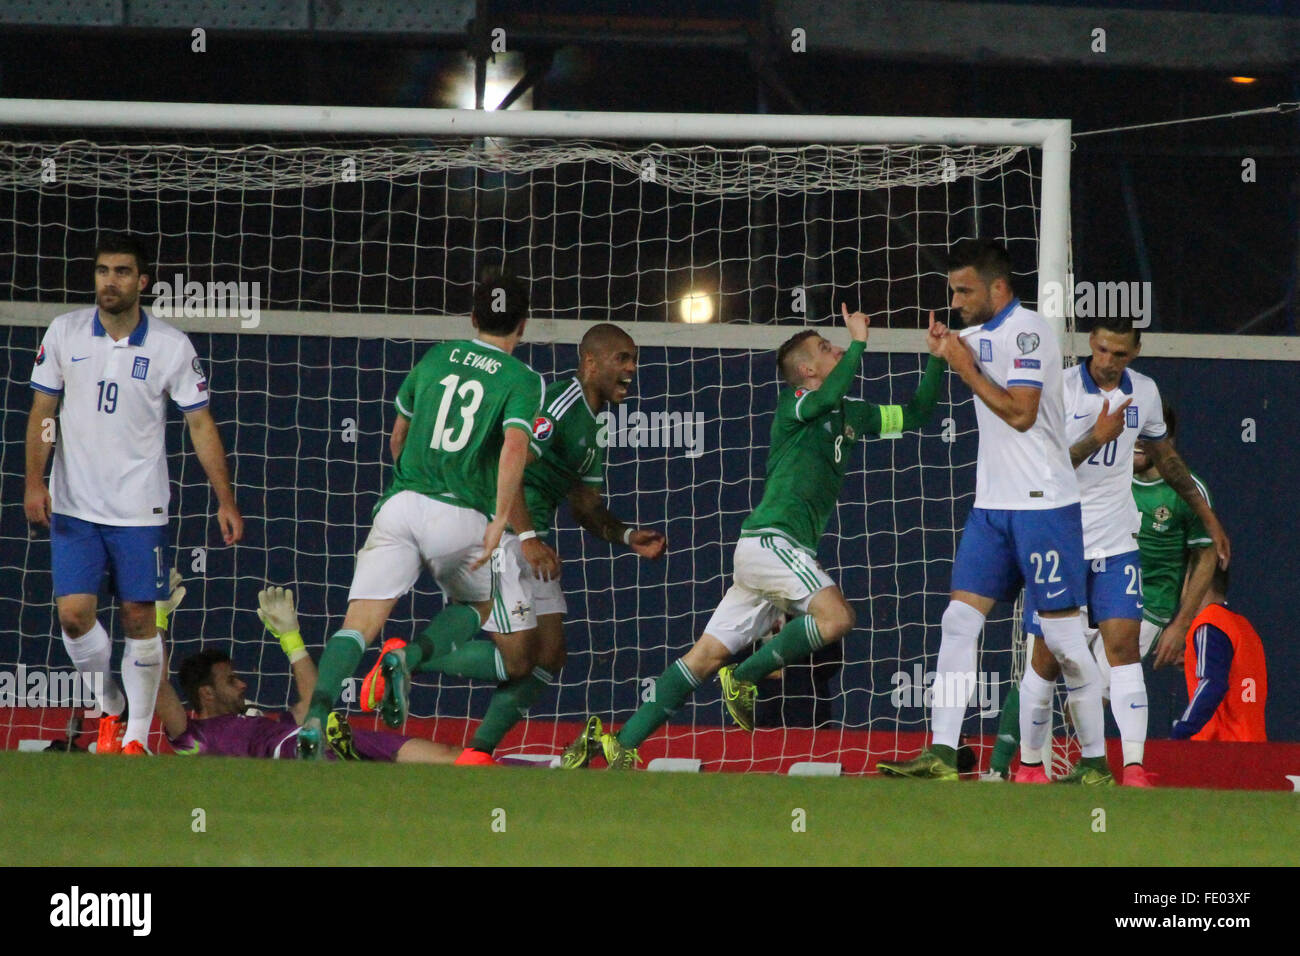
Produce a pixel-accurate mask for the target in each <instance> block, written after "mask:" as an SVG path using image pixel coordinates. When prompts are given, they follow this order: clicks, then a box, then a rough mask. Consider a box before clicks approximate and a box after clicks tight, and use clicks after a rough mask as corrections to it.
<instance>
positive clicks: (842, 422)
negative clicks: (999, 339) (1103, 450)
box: [561, 305, 947, 769]
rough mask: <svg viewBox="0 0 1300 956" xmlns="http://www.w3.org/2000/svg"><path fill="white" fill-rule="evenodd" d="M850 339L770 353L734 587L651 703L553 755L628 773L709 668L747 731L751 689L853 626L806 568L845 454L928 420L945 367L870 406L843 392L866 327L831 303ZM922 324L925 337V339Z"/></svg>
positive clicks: (592, 723) (795, 343)
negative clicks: (774, 370)
mask: <svg viewBox="0 0 1300 956" xmlns="http://www.w3.org/2000/svg"><path fill="white" fill-rule="evenodd" d="M842 309H843V313H844V324H845V326H846V327H847V328H848V330H849V334H850V335H851V336H852V339H853V341H852V343H851V344H850V345H849V347H848V349H842V348H838V347H836V346H834V345H832V344H831V343H830V342H829V341H827V340H826V339H825V338H823V337H822V336H820V335H818V334H817V333H816V332H815V331H812V330H807V331H804V332H800V333H799V334H797V335H795V336H793V337H792V338H790V339H789V340H788V341H787V342H786V343H785V344H784V345H782V346H781V348H780V350H779V351H778V353H777V365H778V367H779V369H780V374H781V377H782V378H783V379H784V380H785V384H786V385H787V386H788V387H786V388H783V389H781V393H780V397H779V399H778V401H777V409H776V418H775V420H774V421H773V422H772V447H771V450H770V452H769V453H768V459H767V477H766V480H765V482H764V486H763V498H762V500H761V501H760V502H759V505H758V507H757V508H755V509H754V511H753V513H752V514H751V515H750V516H749V517H748V518H747V519H746V520H745V522H744V523H743V524H742V525H741V532H740V541H739V543H738V544H737V545H736V554H735V560H734V569H733V577H734V583H733V585H732V587H731V588H730V590H728V591H727V593H726V595H725V596H724V597H723V599H722V603H721V604H719V605H718V608H717V610H716V611H714V613H713V617H712V618H710V620H709V623H708V624H707V625H706V627H705V629H704V634H703V635H701V637H700V639H699V640H698V641H696V642H695V645H694V646H693V647H692V648H691V649H690V650H689V651H687V652H686V654H685V655H684V656H683V657H681V658H679V659H678V660H677V661H675V662H674V663H673V664H672V665H671V666H670V667H669V668H668V670H666V671H664V673H663V674H662V675H661V676H660V677H659V678H658V680H657V681H656V682H655V689H654V697H653V699H652V700H651V701H649V702H647V703H646V704H644V705H643V706H642V707H641V708H640V709H639V710H637V712H636V713H635V714H634V715H633V716H632V718H631V720H629V721H628V722H627V723H626V724H625V725H624V726H623V728H622V729H621V730H620V731H619V732H618V734H609V733H601V727H600V723H599V721H598V720H597V719H595V718H591V719H589V720H588V724H587V728H586V730H585V731H584V733H583V735H582V736H581V737H579V738H578V739H577V740H575V741H574V742H573V743H572V744H570V745H569V748H568V749H567V750H566V751H565V753H564V756H563V757H562V758H561V765H562V766H564V767H566V768H577V767H582V766H585V765H586V763H587V762H588V760H589V759H590V758H591V757H592V756H593V755H594V754H596V753H603V755H604V757H605V760H606V761H607V763H608V764H609V766H610V768H611V769H632V768H635V766H636V765H637V763H639V762H640V756H639V755H638V753H637V747H639V746H640V744H641V742H642V741H644V740H645V739H646V738H647V737H649V736H650V734H652V733H653V732H654V731H655V730H657V729H658V728H659V727H660V726H661V725H662V724H663V723H665V722H666V721H667V720H668V719H669V717H671V716H672V715H673V713H675V712H676V710H677V709H678V708H679V707H680V706H681V705H682V703H683V702H684V701H685V700H686V698H687V696H689V695H690V694H691V693H692V692H694V690H695V689H696V688H697V687H699V686H700V685H701V684H702V683H703V682H704V681H706V680H708V679H709V678H710V677H712V676H713V675H714V674H715V673H717V674H719V676H720V678H721V680H722V691H723V701H724V703H725V704H726V707H727V711H728V713H730V714H731V716H732V718H733V719H734V720H735V721H736V723H738V724H739V725H740V726H741V727H743V728H745V729H746V730H753V729H754V699H755V696H756V688H755V684H756V683H757V682H758V681H759V680H761V679H762V678H763V677H766V676H767V675H768V674H770V673H772V672H773V671H775V670H777V669H778V668H780V667H782V666H783V665H784V664H786V663H789V662H792V661H796V660H799V659H801V658H804V657H807V656H808V655H809V654H811V653H812V652H814V651H816V650H817V649H818V648H820V647H822V646H824V645H826V644H828V643H830V642H832V641H838V640H840V639H841V638H842V637H844V635H846V634H847V633H848V632H849V631H851V630H852V629H853V623H854V613H853V608H852V607H851V606H850V605H849V602H848V601H847V600H845V598H844V595H843V594H842V593H841V592H840V589H839V587H837V586H836V584H835V582H834V581H832V580H831V578H830V576H829V575H828V574H827V573H826V572H825V571H824V570H823V569H822V567H821V565H820V564H819V563H818V561H817V543H818V541H819V539H820V538H821V536H822V533H823V532H824V531H825V530H826V524H827V522H828V521H829V520H830V516H831V512H832V510H834V508H835V504H836V500H837V499H838V497H839V492H840V488H841V486H842V485H843V479H844V472H845V470H846V469H847V467H848V458H849V452H850V451H852V449H853V445H854V443H855V442H856V441H857V440H858V439H859V438H862V437H863V436H865V435H897V434H899V433H901V432H902V431H904V430H905V429H913V428H920V427H921V426H922V425H924V424H925V423H926V422H927V421H929V419H930V415H931V413H932V412H933V410H934V406H935V403H936V402H937V400H938V397H939V390H940V388H941V386H942V384H943V378H944V371H945V370H946V368H947V365H946V364H945V363H944V362H943V361H942V360H941V359H938V358H936V357H933V356H932V357H931V358H930V360H929V364H928V365H927V367H926V370H925V376H924V378H923V379H922V380H921V384H920V386H918V388H917V391H916V395H915V396H913V398H912V400H911V401H910V402H908V403H907V405H905V406H900V405H874V404H872V403H870V402H864V401H860V400H857V399H853V398H849V397H847V393H848V390H849V388H850V387H851V386H852V384H853V382H854V379H855V378H856V377H857V371H858V369H859V367H860V366H861V364H862V352H863V350H864V349H865V348H866V343H867V329H868V326H869V325H870V320H869V319H868V318H867V316H866V315H864V314H863V313H861V312H854V313H853V314H852V315H850V314H849V310H848V306H847V305H845V306H842ZM936 334H937V333H936V327H935V324H934V321H933V318H931V324H930V332H929V335H930V336H934V335H936ZM778 614H786V615H787V616H788V618H789V620H788V622H787V623H786V624H785V626H784V627H782V628H781V631H780V633H778V634H777V636H776V637H775V638H773V639H772V640H771V641H769V642H768V643H767V644H765V645H764V646H763V647H762V648H761V649H759V650H758V651H756V652H755V653H754V654H753V655H752V656H751V657H749V658H748V659H746V660H745V661H744V662H743V663H742V664H740V665H739V666H735V667H733V666H724V665H727V662H728V661H729V660H730V659H731V658H732V656H733V655H735V654H736V653H737V652H738V651H740V650H741V649H742V648H744V647H745V646H747V645H748V644H750V643H752V642H753V641H754V640H755V639H756V638H758V637H760V636H761V635H764V634H766V633H767V632H768V631H769V629H770V628H771V627H772V624H773V622H774V621H775V620H776V617H777V615H778Z"/></svg>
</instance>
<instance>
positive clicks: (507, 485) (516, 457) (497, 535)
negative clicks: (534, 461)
mask: <svg viewBox="0 0 1300 956" xmlns="http://www.w3.org/2000/svg"><path fill="white" fill-rule="evenodd" d="M529 438H530V434H529V433H528V432H526V431H524V430H523V429H522V428H507V429H506V433H505V436H504V438H503V440H502V444H501V459H500V462H499V464H498V465H497V505H496V517H495V518H493V519H492V521H491V522H490V523H489V524H488V526H487V533H486V534H484V535H483V553H482V554H481V555H479V557H478V560H477V561H475V562H474V563H473V564H472V565H470V568H471V570H474V569H477V568H481V567H482V566H483V565H485V564H487V562H488V561H490V560H491V559H492V552H493V551H495V550H496V549H497V547H498V546H500V544H501V535H502V534H504V533H505V530H506V525H507V524H508V523H509V520H510V507H511V503H512V502H513V501H514V499H515V497H516V496H518V495H519V494H520V493H521V489H522V488H523V483H524V463H525V462H526V461H527V460H528V441H529Z"/></svg>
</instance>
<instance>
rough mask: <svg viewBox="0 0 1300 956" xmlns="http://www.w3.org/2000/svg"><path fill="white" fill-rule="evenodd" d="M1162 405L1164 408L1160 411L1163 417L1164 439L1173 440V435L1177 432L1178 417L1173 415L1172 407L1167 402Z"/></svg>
mask: <svg viewBox="0 0 1300 956" xmlns="http://www.w3.org/2000/svg"><path fill="white" fill-rule="evenodd" d="M1163 404H1164V408H1163V409H1162V411H1163V414H1164V416H1165V437H1166V438H1173V437H1174V434H1175V433H1176V432H1177V431H1178V416H1177V415H1175V414H1174V406H1172V405H1170V404H1169V403H1168V402H1164V403H1163Z"/></svg>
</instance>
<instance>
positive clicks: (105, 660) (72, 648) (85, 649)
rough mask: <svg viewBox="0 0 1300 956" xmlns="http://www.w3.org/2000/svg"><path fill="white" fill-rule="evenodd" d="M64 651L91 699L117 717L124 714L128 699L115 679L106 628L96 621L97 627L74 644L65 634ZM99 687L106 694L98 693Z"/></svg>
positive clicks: (111, 650)
mask: <svg viewBox="0 0 1300 956" xmlns="http://www.w3.org/2000/svg"><path fill="white" fill-rule="evenodd" d="M63 648H64V650H66V651H67V652H68V656H69V657H70V658H72V664H73V666H74V667H76V668H77V673H78V674H80V675H81V683H82V686H83V687H85V688H86V692H87V694H88V696H90V697H92V698H94V699H95V702H96V703H97V704H99V709H100V710H102V711H103V712H104V713H106V714H112V715H113V716H115V717H116V716H117V715H119V714H121V713H122V711H123V710H124V709H125V708H126V698H125V697H123V696H122V688H121V687H119V686H118V684H117V681H115V680H114V679H113V670H112V668H113V663H112V657H113V644H112V642H111V641H109V639H108V631H106V630H104V625H102V624H100V623H99V621H98V620H96V621H95V626H94V627H92V628H91V629H90V630H89V631H87V632H86V633H85V634H83V635H82V636H81V637H79V638H78V639H77V640H75V641H74V640H73V639H72V638H70V637H68V632H67V631H64V632H63ZM101 681H102V683H100V682H101ZM96 684H98V685H99V689H100V690H102V691H103V694H102V695H101V694H98V693H96V686H95V685H96Z"/></svg>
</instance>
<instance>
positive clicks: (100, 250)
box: [95, 232, 153, 275]
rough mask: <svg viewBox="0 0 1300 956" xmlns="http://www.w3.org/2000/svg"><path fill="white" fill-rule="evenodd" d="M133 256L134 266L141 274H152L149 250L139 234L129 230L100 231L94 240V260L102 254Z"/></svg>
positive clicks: (97, 259)
mask: <svg viewBox="0 0 1300 956" xmlns="http://www.w3.org/2000/svg"><path fill="white" fill-rule="evenodd" d="M106 254H107V255H124V256H135V268H136V271H137V272H139V273H140V274H141V275H152V274H153V273H152V269H153V265H152V263H151V262H150V260H149V251H148V249H146V248H145V242H144V240H143V239H141V238H140V237H139V236H136V235H132V234H131V233H129V232H101V233H100V234H99V239H98V240H97V241H96V242H95V261H96V262H98V261H99V257H100V256H102V255H106Z"/></svg>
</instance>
